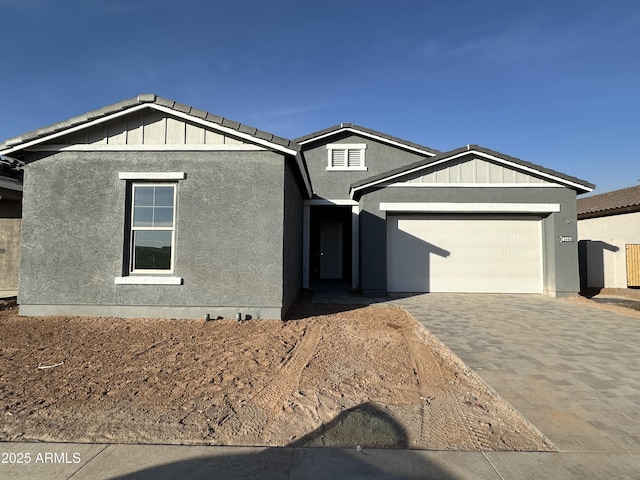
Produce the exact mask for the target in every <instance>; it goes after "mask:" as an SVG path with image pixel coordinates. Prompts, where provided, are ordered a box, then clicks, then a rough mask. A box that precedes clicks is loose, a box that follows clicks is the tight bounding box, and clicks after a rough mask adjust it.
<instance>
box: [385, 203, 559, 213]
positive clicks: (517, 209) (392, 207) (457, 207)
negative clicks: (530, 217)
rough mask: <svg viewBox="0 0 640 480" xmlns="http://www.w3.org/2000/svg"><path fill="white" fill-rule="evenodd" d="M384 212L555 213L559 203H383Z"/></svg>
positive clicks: (557, 210)
mask: <svg viewBox="0 0 640 480" xmlns="http://www.w3.org/2000/svg"><path fill="white" fill-rule="evenodd" d="M380 210H381V211H383V212H416V213H433V212H435V213H438V212H449V213H555V212H559V211H560V204H559V203H447V202H433V203H426V202H402V203H393V202H381V203H380Z"/></svg>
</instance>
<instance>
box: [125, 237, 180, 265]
mask: <svg viewBox="0 0 640 480" xmlns="http://www.w3.org/2000/svg"><path fill="white" fill-rule="evenodd" d="M171 233H172V232H170V231H158V230H138V231H135V232H134V233H133V269H134V270H170V269H171V237H172V235H171Z"/></svg>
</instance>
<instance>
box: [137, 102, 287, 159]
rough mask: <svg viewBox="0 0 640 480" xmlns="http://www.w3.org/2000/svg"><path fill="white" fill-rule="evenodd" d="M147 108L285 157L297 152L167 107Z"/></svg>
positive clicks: (150, 104)
mask: <svg viewBox="0 0 640 480" xmlns="http://www.w3.org/2000/svg"><path fill="white" fill-rule="evenodd" d="M146 105H147V106H148V107H151V108H154V109H156V110H159V111H162V112H165V113H168V114H170V115H173V116H175V117H180V118H183V119H185V120H188V121H190V122H193V123H199V124H200V125H203V126H207V127H210V128H213V129H214V130H218V131H220V132H224V133H226V134H228V135H232V136H234V137H239V138H242V139H244V140H247V141H250V142H251V143H257V144H259V145H263V146H265V147H267V148H269V149H271V150H277V151H279V152H282V153H286V154H287V155H292V156H295V155H296V154H297V153H298V152H297V151H296V150H294V149H291V148H287V147H283V146H282V145H278V144H277V143H272V142H269V141H268V140H263V139H261V138H257V137H254V136H252V135H249V134H248V133H243V132H240V131H238V130H234V129H233V128H229V127H225V126H223V125H220V124H218V123H215V122H210V121H208V120H204V119H202V118H198V117H194V116H193V115H189V114H188V113H184V112H179V111H177V110H173V109H171V108H169V107H165V106H163V105H157V104H155V103H148V104H146Z"/></svg>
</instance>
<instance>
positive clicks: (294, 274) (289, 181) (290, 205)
mask: <svg viewBox="0 0 640 480" xmlns="http://www.w3.org/2000/svg"><path fill="white" fill-rule="evenodd" d="M296 179H297V176H296V174H295V173H294V171H293V168H292V166H291V163H287V168H286V169H285V178H284V240H283V243H282V255H283V257H284V275H283V279H284V284H283V286H282V288H283V295H282V304H283V312H286V310H287V309H288V308H289V307H290V306H291V304H292V303H293V301H294V300H295V299H296V298H297V296H298V294H299V293H300V289H301V288H302V214H303V212H302V210H303V207H302V199H303V197H302V192H301V187H300V184H299V182H298V181H297V180H296Z"/></svg>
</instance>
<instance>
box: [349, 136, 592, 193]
mask: <svg viewBox="0 0 640 480" xmlns="http://www.w3.org/2000/svg"><path fill="white" fill-rule="evenodd" d="M467 151H476V152H481V153H485V154H487V155H491V156H493V157H497V158H500V159H502V160H505V161H507V162H510V163H515V164H516V165H520V166H522V167H526V168H530V169H533V170H536V171H538V172H541V173H545V174H547V175H551V176H553V177H556V178H559V179H561V180H565V181H567V182H570V183H573V184H578V185H579V186H580V187H583V188H575V187H572V188H574V190H577V191H579V193H585V192H588V191H591V190H592V189H593V188H595V185H593V184H591V183H589V182H587V181H585V180H581V179H579V178H577V177H572V176H570V175H566V174H564V173H561V172H557V171H555V170H551V169H550V168H545V167H543V166H541V165H536V164H535V163H530V162H526V161H524V160H521V159H519V158H516V157H511V156H509V155H505V154H503V153H500V152H497V151H495V150H490V149H488V148H485V147H481V146H479V145H467V146H465V147H460V148H457V149H455V150H451V151H449V152H444V153H440V154H439V155H436V156H435V157H430V158H427V159H424V160H420V161H418V162H414V163H412V164H409V165H405V166H403V167H400V168H396V169H394V170H390V171H388V172H384V173H381V174H380V175H376V176H373V177H369V178H365V179H364V180H361V181H359V182H356V183H353V184H351V190H352V191H354V190H358V189H362V188H364V187H366V186H368V185H371V184H375V183H380V182H381V181H383V180H385V179H387V178H389V177H393V176H396V175H401V174H403V173H405V172H409V171H411V170H414V169H416V168H420V167H428V166H429V165H431V164H433V163H437V162H439V161H442V160H446V159H447V158H449V157H453V156H455V155H458V154H460V153H464V152H467Z"/></svg>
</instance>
